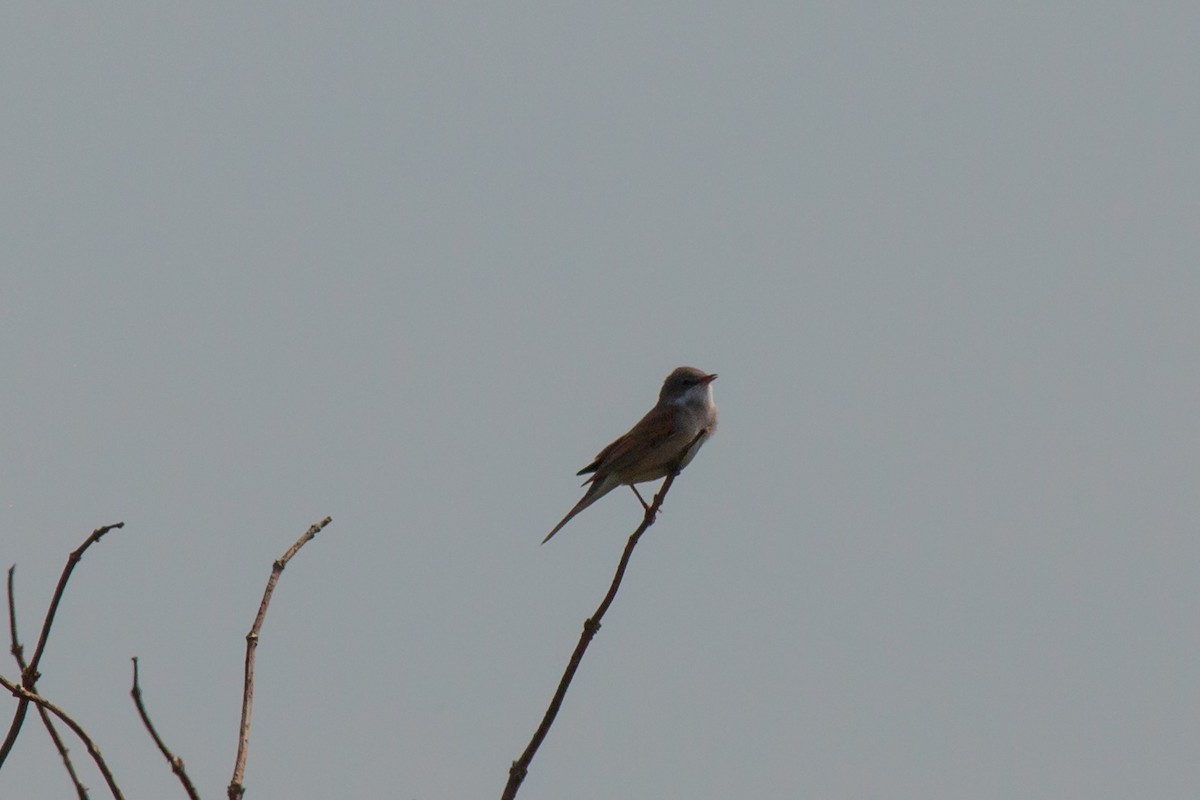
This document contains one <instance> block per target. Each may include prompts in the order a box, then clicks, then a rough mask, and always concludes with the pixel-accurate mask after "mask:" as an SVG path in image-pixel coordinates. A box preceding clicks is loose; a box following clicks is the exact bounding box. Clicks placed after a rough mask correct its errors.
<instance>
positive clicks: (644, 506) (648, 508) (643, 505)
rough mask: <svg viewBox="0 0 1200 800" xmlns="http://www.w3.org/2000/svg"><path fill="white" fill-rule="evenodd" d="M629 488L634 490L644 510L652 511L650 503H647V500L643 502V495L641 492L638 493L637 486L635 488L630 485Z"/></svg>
mask: <svg viewBox="0 0 1200 800" xmlns="http://www.w3.org/2000/svg"><path fill="white" fill-rule="evenodd" d="M629 488H630V489H633V493H634V494H636V495H637V499H638V502H639V503H641V504H642V508H644V509H645V510H647V511H649V510H650V504H649V503H647V502H646V501H645V500H643V499H642V495H641V493H640V492H638V490H637V487H636V486H634V485H633V484H632V483H631V484H629Z"/></svg>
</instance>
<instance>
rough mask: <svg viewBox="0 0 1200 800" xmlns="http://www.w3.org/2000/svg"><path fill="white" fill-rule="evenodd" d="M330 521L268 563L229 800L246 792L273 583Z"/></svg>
mask: <svg viewBox="0 0 1200 800" xmlns="http://www.w3.org/2000/svg"><path fill="white" fill-rule="evenodd" d="M331 522H333V517H326V518H325V519H323V520H321V521H320V522H318V523H317V524H315V525H313V526H312V527H310V528H309V529H308V530H307V531H305V532H304V534H303V535H302V536H301V537H300V538H299V539H297V540H296V543H295V544H293V545H292V546H291V547H289V548H288V549H287V552H285V553H284V554H283V556H282V557H280V558H279V559H278V560H276V562H275V563H274V564H273V565H272V566H271V577H269V578H267V588H266V590H265V591H264V592H263V599H262V603H260V604H259V606H258V614H257V616H255V617H254V624H253V625H252V626H251V627H250V632H249V633H247V634H246V674H245V682H244V683H243V686H242V721H241V726H240V727H239V730H238V748H237V759H236V760H235V762H234V766H233V778H232V779H231V780H230V781H229V789H228V795H229V800H241V797H242V795H244V794H245V793H246V787H245V785H244V784H243V783H242V780H243V778H244V777H245V775H246V750H247V748H248V747H249V745H250V717H251V712H252V710H253V707H254V654H255V651H256V650H257V649H258V634H259V631H260V630H261V629H262V625H263V620H265V619H266V617H267V606H268V605H269V604H270V602H271V595H272V593H274V591H275V584H276V583H278V582H279V576H280V574H282V573H283V568H284V567H286V566H287V563H288V562H289V561H291V559H292V556H294V555H296V552H297V551H299V550H300V548H301V547H303V546H304V545H305V544H307V543H308V542H309V541H310V540H312V538H313V537H314V536H316V535H317V534H318V533H320V532H321V529H322V528H324V527H325V526H326V525H328V524H329V523H331Z"/></svg>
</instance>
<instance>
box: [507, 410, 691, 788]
mask: <svg viewBox="0 0 1200 800" xmlns="http://www.w3.org/2000/svg"><path fill="white" fill-rule="evenodd" d="M706 433H708V431H707V430H702V431H700V433H698V434H696V438H695V439H693V440H692V441H691V443H690V444H688V446H687V447H686V448H684V450H683V452H684V453H687V452H688V451H689V450H691V449H692V447H693V446H694V445H695V444H696V442H698V441H700V439H701V438H702V437H703V436H704V435H705V434H706ZM680 469H681V467H680V465H679V464H678V463H677V464H676V465H675V466H674V467H673V468H672V469H671V471H670V472H669V473H668V474H667V477H666V479H665V480H664V481H663V484H662V488H661V489H659V490H658V494H656V495H654V501H653V502H651V503H650V505H649V506H647V507H646V514H645V516H644V517H643V518H642V524H641V525H639V526H638V528H637V530H635V531H634V532H633V534H632V535H630V537H629V541H628V542H626V543H625V552H623V553H622V554H621V560H620V561H619V562H618V563H617V571H616V574H615V575H613V579H612V585H610V586H609V587H608V594H606V595H604V599H603V600H602V601H600V605H599V606H597V607H596V611H595V613H594V614H592V616H590V617H588V618H587V619H586V620H584V622H583V633H581V634H580V635H579V643H578V644H576V645H575V652H573V653H571V660H570V661H568V662H567V668H566V670H564V671H563V676H562V679H561V680H560V681H559V682H558V689H557V690H556V691H555V692H554V697H553V698H552V699H551V700H550V706H549V707H548V708H547V709H546V713H545V715H544V716H543V717H542V724H540V725H538V728H537V730H536V731H534V733H533V738H532V739H530V740H529V745H528V746H527V747H526V748H525V752H524V753H522V754H521V757H520V758H519V759H517V760H516V761H514V762H513V763H512V766H511V767H509V770H508V783H507V784H505V786H504V794H502V795H501V796H500V797H501V800H513V798H515V797H516V796H517V790H518V789H520V788H521V782H522V781H524V780H525V776H526V775H527V774H528V772H529V763H530V762H531V761H533V757H534V755H535V754H536V753H537V751H538V748H539V747H541V746H542V740H543V739H545V738H546V734H547V733H549V732H550V726H551V725H553V724H554V718H555V717H556V716H558V709H559V707H560V706H561V705H562V702H563V698H564V697H566V695H567V689H568V688H569V687H570V685H571V680H572V679H573V678H574V677H575V671H576V670H577V669H579V664H580V662H582V661H583V654H584V653H585V652H586V651H587V648H588V645H589V644H591V641H592V638H593V637H594V636H595V635H596V632H597V631H599V630H600V620H601V618H602V617H603V616H604V614H605V612H607V611H608V607H609V606H610V605H612V601H613V598H615V597H616V596H617V589H619V588H620V587H621V579H622V578H624V577H625V568H626V567H627V566H628V565H629V557H630V556H632V555H633V548H634V547H636V546H637V543H638V540H639V539H641V538H642V534H643V533H645V532H646V529H647V528H649V527H650V526H651V525H653V524H654V519H655V517H657V516H658V510H659V508H661V507H662V504H663V500H665V499H666V497H667V492H668V491H669V490H670V488H671V484H672V483H674V482H675V478H676V476H678V475H679V470H680ZM635 491H636V490H635ZM638 499H641V495H639V496H638ZM644 502H645V501H643V503H644Z"/></svg>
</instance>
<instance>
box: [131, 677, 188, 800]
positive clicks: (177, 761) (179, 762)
mask: <svg viewBox="0 0 1200 800" xmlns="http://www.w3.org/2000/svg"><path fill="white" fill-rule="evenodd" d="M129 694H130V696H132V697H133V702H134V705H136V706H137V710H138V716H140V717H141V718H142V724H143V725H145V726H146V730H148V731H149V732H150V738H151V739H153V740H154V743H155V744H156V745H158V749H159V751H160V752H161V753H162V754H163V758H165V759H166V760H167V763H168V764H170V765H171V772H174V773H175V775H176V777H178V778H179V782H180V783H182V784H183V790H184V791H185V792H187V796H188V797H190V798H191V800H200V795H199V794H197V793H196V787H195V786H193V785H192V779H191V778H189V777H188V774H187V770H185V769H184V767H183V759H182V758H180V757H179V756H177V755H175V754H174V753H172V752H171V751H170V750H169V749H168V748H167V744H166V742H164V741H163V740H162V737H161V736H159V735H158V731H156V730H155V729H154V723H152V722H151V721H150V715H149V714H148V713H146V706H145V705H143V704H142V688H141V686H139V685H138V660H137V656H134V657H133V688H132V689H130V690H129Z"/></svg>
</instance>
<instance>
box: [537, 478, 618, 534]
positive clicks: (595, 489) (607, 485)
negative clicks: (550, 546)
mask: <svg viewBox="0 0 1200 800" xmlns="http://www.w3.org/2000/svg"><path fill="white" fill-rule="evenodd" d="M620 485H621V484H620V482H619V481H617V480H616V479H615V478H613V477H611V476H608V477H605V479H604V480H600V481H596V480H595V479H594V478H593V482H592V485H591V486H589V487H588V490H587V491H586V492H584V493H583V498H582V499H580V501H579V502H578V503H576V504H575V507H574V508H572V509H571V510H570V511H568V512H567V515H566V516H565V517H563V518H562V521H561V522H559V523H558V524H557V525H555V526H554V529H553V530H552V531H550V532H549V533H547V534H546V538H545V539H542V544H545V543H546V542H548V541H550V537H551V536H553V535H554V534H556V533H558V532H559V531H560V530H562V527H563V526H564V525H566V524H567V523H568V522H570V521H571V519H572V518H573V517H574V516H575V515H576V514H578V513H579V512H580V511H583V510H584V509H585V508H587V507H588V506H590V505H591V504H592V503H594V502H596V501H597V500H599V499H600V498H601V497H604V495H606V494H608V493H609V492H611V491H612V490H613V489H615V488H617V487H618V486H620Z"/></svg>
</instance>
